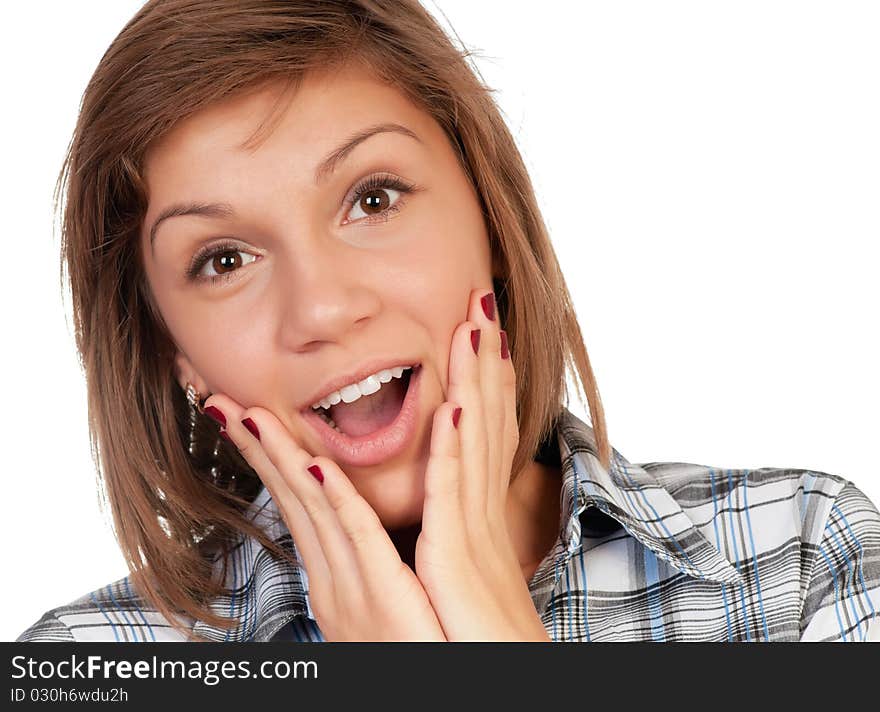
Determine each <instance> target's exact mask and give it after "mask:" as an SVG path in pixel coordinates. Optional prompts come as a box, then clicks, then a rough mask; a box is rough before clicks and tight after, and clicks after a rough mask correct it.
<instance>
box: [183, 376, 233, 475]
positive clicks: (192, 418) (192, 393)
mask: <svg viewBox="0 0 880 712" xmlns="http://www.w3.org/2000/svg"><path fill="white" fill-rule="evenodd" d="M186 400H187V401H188V402H189V454H190V455H193V456H194V455H195V454H196V422H197V420H198V415H196V412H197V411H198V413H200V414H203V413H204V412H205V408H204V406H202V394H201V393H199V392H198V391H197V390H196V389H195V387H194V386H193V385H192V383H190V382H189V381H187V382H186ZM219 455H220V437H219V436H218V437H217V441H216V442H215V443H214V452H213V456H214V461H215V462H216V460H217V458H218V457H219ZM211 476H212V477H213V478H214V481H215V482H216V481H217V479H218V478H219V476H220V470H219V468H218V467H217V465H211ZM232 479H235V475H234V474H233V475H232Z"/></svg>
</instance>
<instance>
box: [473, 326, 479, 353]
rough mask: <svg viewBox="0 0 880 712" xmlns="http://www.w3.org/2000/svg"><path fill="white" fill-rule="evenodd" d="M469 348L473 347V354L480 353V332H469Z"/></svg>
mask: <svg viewBox="0 0 880 712" xmlns="http://www.w3.org/2000/svg"><path fill="white" fill-rule="evenodd" d="M471 346H473V347H474V353H475V354H479V353H480V330H479V329H472V330H471Z"/></svg>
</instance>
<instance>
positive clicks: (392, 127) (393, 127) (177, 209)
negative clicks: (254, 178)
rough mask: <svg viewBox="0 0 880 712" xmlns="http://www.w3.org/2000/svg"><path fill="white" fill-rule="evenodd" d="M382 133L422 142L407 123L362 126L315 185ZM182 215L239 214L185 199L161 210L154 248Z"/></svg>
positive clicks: (325, 163) (324, 164)
mask: <svg viewBox="0 0 880 712" xmlns="http://www.w3.org/2000/svg"><path fill="white" fill-rule="evenodd" d="M380 133H399V134H403V135H404V136H409V137H410V138H412V139H415V140H416V141H418V142H419V143H422V140H421V139H420V138H419V137H418V136H417V135H416V134H415V132H414V131H412V130H411V129H408V128H407V127H406V126H402V125H401V124H395V123H382V124H376V125H374V126H368V127H367V128H364V129H361V130H360V131H358V132H356V133H354V134H352V135H351V136H349V137H348V138H347V139H346V140H345V141H344V142H343V143H342V144H341V145H340V146H338V147H337V148H335V149H333V150H332V151H331V152H330V153H329V154H327V156H326V157H325V158H324V159H323V160H322V161H321V162H320V163H319V164H318V166H317V167H316V168H315V175H314V181H315V185H318V184H320V183H321V182H323V181H324V180H326V179H327V178H328V177H329V176H330V174H332V173H333V172H334V171H335V170H336V169H337V168H338V167H339V165H340V164H341V163H342V162H343V161H345V159H346V158H348V156H349V154H350V153H351V152H352V151H353V150H354V149H355V147H357V146H358V145H360V144H361V143H363V142H364V141H366V140H367V139H368V138H370V137H371V136H375V135H376V134H380ZM182 215H201V216H204V217H209V218H230V217H233V216H234V215H235V210H234V209H233V207H232V206H231V205H230V204H229V203H198V202H185V203H175V204H173V205H169V206H168V207H167V208H165V209H164V210H163V211H162V212H161V213H159V216H158V217H157V218H156V220H155V222H154V223H153V227H151V228H150V249H151V250H152V248H153V242H154V241H155V239H156V230H158V229H159V225H161V224H162V223H163V222H164V221H165V220H168V219H169V218H175V217H180V216H182Z"/></svg>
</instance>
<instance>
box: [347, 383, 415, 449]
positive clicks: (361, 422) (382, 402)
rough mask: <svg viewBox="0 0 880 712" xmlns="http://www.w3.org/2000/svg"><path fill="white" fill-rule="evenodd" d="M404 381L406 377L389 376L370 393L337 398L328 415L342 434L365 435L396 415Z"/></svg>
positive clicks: (403, 392)
mask: <svg viewBox="0 0 880 712" xmlns="http://www.w3.org/2000/svg"><path fill="white" fill-rule="evenodd" d="M408 381H409V379H408V378H404V379H401V378H392V379H391V381H389V382H388V383H384V384H382V387H381V388H380V389H379V390H378V391H376V392H375V393H373V394H372V395H369V396H361V397H360V398H358V399H357V400H356V401H355V402H354V403H343V402H342V401H340V402H339V403H337V404H336V405H332V406H330V417H331V418H333V422H334V423H336V425H338V426H339V429H340V430H341V431H342V432H343V433H345V434H346V435H352V436H355V437H358V436H361V435H369V434H370V433H373V432H375V431H376V430H379V429H380V428H384V427H385V426H386V425H388V424H389V423H391V422H392V421H393V420H394V419H395V418H396V417H397V414H398V413H399V412H400V408H401V406H402V405H403V399H404V397H405V396H406V387H407V383H408Z"/></svg>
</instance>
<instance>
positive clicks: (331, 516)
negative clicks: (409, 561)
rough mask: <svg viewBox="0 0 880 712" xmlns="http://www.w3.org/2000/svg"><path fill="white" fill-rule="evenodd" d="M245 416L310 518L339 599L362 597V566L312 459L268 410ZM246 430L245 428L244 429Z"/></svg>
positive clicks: (257, 441)
mask: <svg viewBox="0 0 880 712" xmlns="http://www.w3.org/2000/svg"><path fill="white" fill-rule="evenodd" d="M244 415H245V416H246V417H248V418H250V419H251V421H252V422H253V423H254V424H255V425H256V427H257V432H258V433H259V439H258V438H257V437H256V436H255V435H254V434H253V433H251V432H250V431H248V435H247V436H248V437H249V438H250V439H251V440H252V441H253V444H254V447H257V448H262V449H263V450H264V451H265V453H266V455H267V456H268V457H269V460H271V462H272V463H273V464H274V465H275V467H276V469H277V470H278V472H279V473H280V474H281V478H282V479H283V481H284V483H285V484H286V485H287V487H288V488H289V489H290V490H291V491H292V492H293V494H294V495H295V496H296V498H297V499H298V500H299V502H300V503H301V504H302V508H303V509H304V510H305V512H306V514H307V515H308V518H309V520H310V521H311V524H312V527H314V531H315V534H316V535H317V538H318V541H319V542H320V545H321V550H322V551H323V554H324V558H325V559H326V561H327V564H328V566H329V568H330V572H331V576H332V579H333V587H334V590H335V591H336V593H337V600H339V599H340V597H342V596H345V597H348V599H349V600H351V598H350V597H351V596H352V595H359V594H360V593H361V592H362V590H363V583H362V581H361V576H360V567H359V566H358V565H357V561H356V559H355V555H354V551H353V550H352V546H351V543H350V542H349V540H348V537H347V535H346V533H345V531H344V530H343V528H342V525H341V523H340V521H339V517H338V516H337V515H336V512H335V511H334V509H333V507H331V506H330V502H329V501H328V500H327V496H326V494H325V493H324V487H323V485H322V484H321V483H320V482H319V481H318V480H317V479H316V478H315V476H314V475H313V474H312V473H310V472H309V471H308V469H307V468H308V467H309V465H311V464H312V460H313V459H314V458H312V457H311V456H310V455H309V454H308V453H307V452H306V451H305V450H303V449H302V448H301V447H299V445H298V444H297V443H296V442H295V441H294V440H293V438H292V437H291V436H290V431H288V430H287V428H286V427H285V426H284V425H283V424H282V423H281V421H279V420H278V419H277V418H276V417H275V416H274V415H273V414H272V413H271V412H270V411H268V410H266V409H265V408H250V409H248V410H247V411H245V413H244ZM242 427H243V428H244V426H242Z"/></svg>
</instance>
